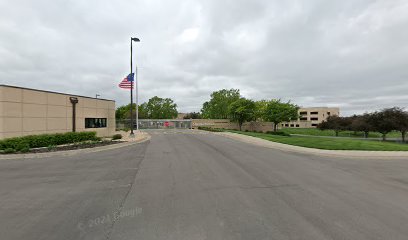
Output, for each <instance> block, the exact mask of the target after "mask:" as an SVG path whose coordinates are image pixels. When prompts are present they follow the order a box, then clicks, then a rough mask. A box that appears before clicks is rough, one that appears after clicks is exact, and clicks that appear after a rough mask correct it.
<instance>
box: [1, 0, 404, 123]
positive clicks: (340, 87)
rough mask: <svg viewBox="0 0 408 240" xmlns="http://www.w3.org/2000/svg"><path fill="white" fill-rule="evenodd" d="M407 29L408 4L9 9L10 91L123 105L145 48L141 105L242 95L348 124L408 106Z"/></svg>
mask: <svg viewBox="0 0 408 240" xmlns="http://www.w3.org/2000/svg"><path fill="white" fill-rule="evenodd" d="M407 27H408V3H407V2H406V1H403V0H395V1H387V0H382V1H381V0H380V1H369V0H353V1H351V0H348V1H324V0H310V1H301V0H293V1H267V0H257V1H245V0H238V1H237V0H234V1H232V0H231V1H215V0H209V1H198V0H193V1H181V0H179V1H177V0H176V1H156V0H149V1H115V2H113V1H63V0H54V1H45V0H43V1H29V0H26V1H24V0H16V1H5V0H0V56H1V57H0V82H1V83H4V84H10V85H18V86H25V87H33V88H40V89H47V90H54V91H62V92H70V93H76V94H81V95H90V96H93V95H95V94H96V93H99V94H101V95H102V97H105V98H111V99H115V100H116V101H117V105H121V104H125V103H127V102H128V95H129V94H128V92H127V91H124V90H121V89H119V88H117V84H118V82H119V81H120V80H121V79H122V78H123V77H124V76H125V75H126V74H127V73H128V72H129V38H130V36H137V37H140V38H141V40H142V42H141V43H139V44H136V45H135V47H134V49H135V62H136V63H137V65H138V66H139V79H140V81H139V87H140V90H139V92H140V99H141V101H146V100H147V99H149V98H150V97H152V96H154V95H159V96H163V97H171V98H173V99H175V101H176V102H177V103H178V105H179V110H180V111H197V110H199V109H200V108H201V104H202V103H203V102H204V101H206V100H207V99H208V98H209V95H210V93H211V92H212V91H214V90H218V89H220V88H239V89H241V93H242V95H244V96H245V97H250V98H254V99H270V98H282V99H284V100H292V102H295V103H297V104H298V105H301V106H339V107H340V108H341V110H342V113H343V114H345V115H350V114H353V113H362V112H365V111H372V110H375V109H379V108H383V107H390V106H394V105H397V106H401V107H407V106H408V97H406V96H407V94H406V93H407V90H408V83H407V81H406V79H407V78H408V68H407V67H406V63H407V62H408V61H407V60H408V32H407V31H406V28H407Z"/></svg>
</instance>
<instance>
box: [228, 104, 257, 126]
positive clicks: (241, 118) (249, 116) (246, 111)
mask: <svg viewBox="0 0 408 240" xmlns="http://www.w3.org/2000/svg"><path fill="white" fill-rule="evenodd" d="M228 115H229V117H230V120H231V121H233V122H238V125H239V130H240V131H241V130H242V124H243V123H244V122H247V121H252V120H254V119H255V102H254V101H252V100H249V99H246V98H240V99H238V100H236V101H235V102H233V103H231V105H230V106H229V107H228Z"/></svg>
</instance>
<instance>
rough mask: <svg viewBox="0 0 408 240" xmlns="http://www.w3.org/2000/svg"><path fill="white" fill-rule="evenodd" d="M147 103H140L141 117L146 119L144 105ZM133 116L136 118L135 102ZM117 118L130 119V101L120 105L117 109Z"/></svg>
mask: <svg viewBox="0 0 408 240" xmlns="http://www.w3.org/2000/svg"><path fill="white" fill-rule="evenodd" d="M144 105H145V103H143V104H142V105H139V107H138V108H139V112H138V114H139V119H146V118H148V117H147V114H146V109H145V107H144ZM133 117H134V118H136V104H135V103H134V104H133ZM115 118H116V119H118V120H124V119H130V103H129V104H128V105H123V106H120V107H118V108H117V109H116V112H115Z"/></svg>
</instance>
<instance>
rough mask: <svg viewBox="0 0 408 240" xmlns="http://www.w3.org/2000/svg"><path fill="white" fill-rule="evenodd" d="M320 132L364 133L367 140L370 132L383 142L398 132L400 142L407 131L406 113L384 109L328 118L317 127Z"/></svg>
mask: <svg viewBox="0 0 408 240" xmlns="http://www.w3.org/2000/svg"><path fill="white" fill-rule="evenodd" d="M317 127H318V128H319V129H321V130H326V129H330V130H334V131H335V133H336V136H338V134H339V132H340V131H355V132H364V136H365V137H366V138H367V137H368V134H369V133H370V132H379V133H381V134H382V139H383V140H384V141H385V140H386V136H387V134H388V133H390V132H392V131H398V132H400V133H401V138H402V141H403V142H405V137H406V134H407V131H408V112H406V111H404V110H403V109H402V108H399V107H393V108H386V109H383V110H381V111H376V112H372V113H365V114H362V115H354V116H351V117H339V116H330V117H328V118H327V120H326V121H323V122H322V123H321V124H319V125H318V126H317Z"/></svg>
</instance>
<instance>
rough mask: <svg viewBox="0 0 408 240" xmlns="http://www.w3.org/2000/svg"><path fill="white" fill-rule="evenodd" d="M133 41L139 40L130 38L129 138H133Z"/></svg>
mask: <svg viewBox="0 0 408 240" xmlns="http://www.w3.org/2000/svg"><path fill="white" fill-rule="evenodd" d="M133 41H135V42H140V40H139V38H134V37H131V38H130V75H131V76H132V78H133V79H132V83H131V84H130V136H134V135H135V134H134V133H133V82H134V80H135V79H134V77H133Z"/></svg>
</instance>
